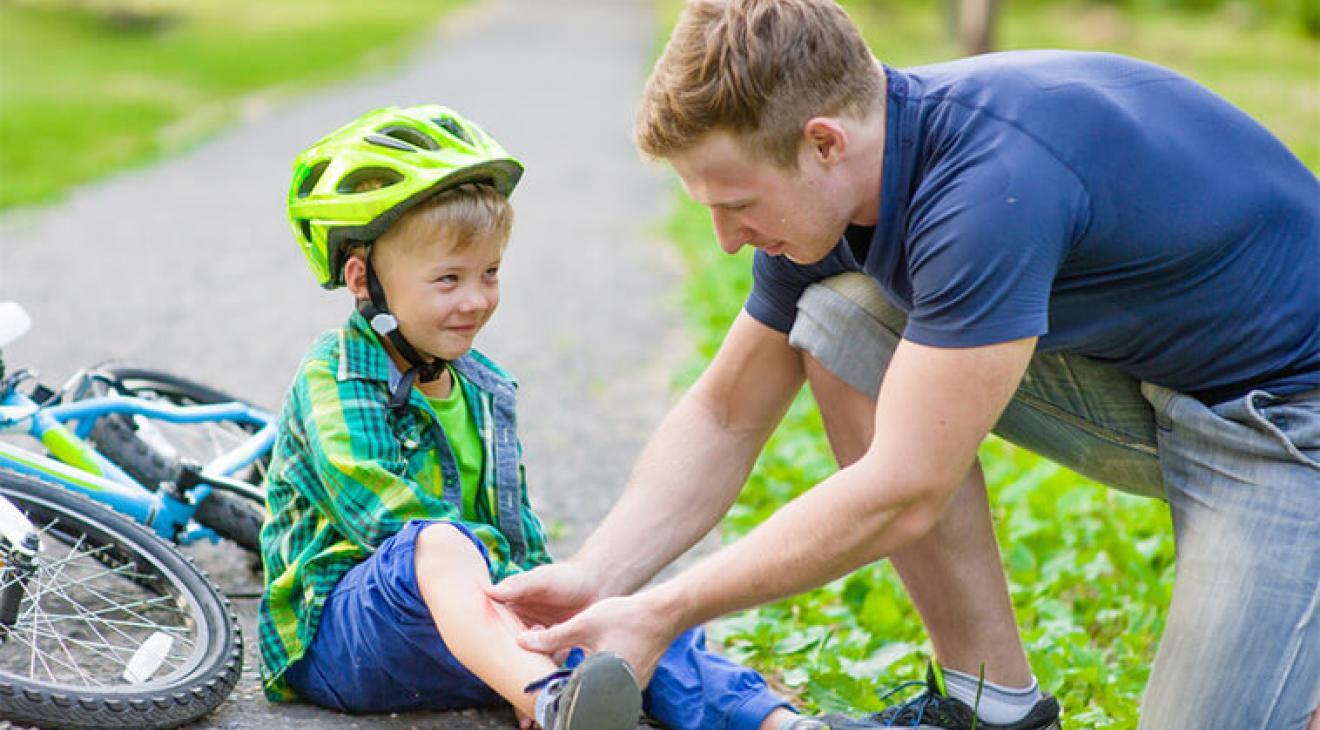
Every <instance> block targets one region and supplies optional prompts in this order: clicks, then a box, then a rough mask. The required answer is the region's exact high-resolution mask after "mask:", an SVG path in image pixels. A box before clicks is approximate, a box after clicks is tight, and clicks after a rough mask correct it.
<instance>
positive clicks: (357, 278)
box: [344, 253, 371, 299]
mask: <svg viewBox="0 0 1320 730" xmlns="http://www.w3.org/2000/svg"><path fill="white" fill-rule="evenodd" d="M344 285H345V286H347V287H348V290H349V291H350V292H352V293H353V297H354V298H356V299H370V298H371V294H370V292H368V291H367V262H366V259H364V258H362V254H357V253H355V254H350V255H349V257H348V260H347V261H345V262H344Z"/></svg>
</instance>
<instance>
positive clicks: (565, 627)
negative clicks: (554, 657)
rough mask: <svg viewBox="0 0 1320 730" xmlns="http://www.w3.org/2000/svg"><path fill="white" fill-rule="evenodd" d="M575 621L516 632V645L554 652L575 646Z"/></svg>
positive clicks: (576, 629)
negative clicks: (546, 627)
mask: <svg viewBox="0 0 1320 730" xmlns="http://www.w3.org/2000/svg"><path fill="white" fill-rule="evenodd" d="M577 624H578V622H577V621H575V620H574V621H568V622H567V623H562V624H559V625H558V626H551V627H550V628H548V629H530V630H528V631H524V632H522V633H520V634H518V645H519V646H521V647H522V648H524V649H526V650H527V651H534V652H538V653H541V654H554V653H555V652H558V651H562V650H564V649H571V648H573V647H574V646H576V640H577V634H578V628H577Z"/></svg>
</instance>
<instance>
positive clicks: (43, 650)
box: [0, 470, 242, 730]
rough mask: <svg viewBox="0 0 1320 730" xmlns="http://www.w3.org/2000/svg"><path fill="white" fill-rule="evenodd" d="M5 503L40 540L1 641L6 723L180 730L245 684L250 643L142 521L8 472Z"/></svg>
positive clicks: (0, 704) (219, 601)
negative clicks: (244, 649)
mask: <svg viewBox="0 0 1320 730" xmlns="http://www.w3.org/2000/svg"><path fill="white" fill-rule="evenodd" d="M0 497H5V498H8V499H9V500H10V501H12V502H13V503H14V504H15V505H16V506H17V507H18V508H19V509H20V510H22V511H23V512H25V513H26V514H27V515H28V519H29V520H30V521H31V522H32V523H33V525H35V526H36V527H37V529H38V530H39V531H40V533H41V536H42V548H41V552H40V553H39V554H38V556H37V563H36V568H35V573H34V574H33V575H31V577H30V578H29V579H28V580H27V581H26V582H25V584H24V591H23V597H22V601H21V603H20V609H19V616H18V622H17V624H16V625H15V626H14V627H12V628H11V629H10V630H9V631H8V632H7V634H5V635H3V637H0V717H3V718H5V719H7V720H13V721H16V722H18V723H31V724H35V725H37V726H39V727H50V728H77V729H79V730H82V729H90V728H137V729H145V728H170V727H175V726H178V725H181V724H183V723H186V722H189V721H192V720H195V719H197V718H199V717H201V716H202V715H205V714H206V713H208V712H210V711H211V710H213V709H215V708H216V707H217V706H218V705H219V704H220V703H221V702H223V701H224V699H225V697H227V696H228V695H229V692H230V691H231V690H232V689H233V688H234V684H235V683H236V682H237V681H238V678H239V672H240V670H241V667H242V639H241V637H240V635H239V628H238V622H237V619H235V618H234V616H233V614H232V613H231V612H230V610H229V606H228V602H227V601H225V599H224V598H223V597H222V596H221V595H220V593H219V591H218V590H217V589H216V588H215V586H213V585H212V584H211V583H210V581H209V580H208V579H207V578H206V576H205V575H204V574H203V573H202V572H201V571H200V570H198V569H197V568H196V567H194V566H193V564H192V563H191V562H189V561H188V560H187V559H186V558H184V557H183V556H182V555H180V554H179V553H178V552H177V551H176V550H174V548H173V547H172V546H171V545H169V544H168V543H166V542H164V541H163V540H160V539H159V538H157V537H156V536H155V535H153V534H151V533H150V532H147V531H146V530H145V529H143V528H142V527H141V526H139V525H138V524H137V523H135V522H133V521H131V520H129V519H128V518H126V517H124V516H122V515H120V514H118V513H116V512H113V511H111V510H109V509H106V508H105V507H102V506H100V505H98V504H96V503H94V502H92V501H91V500H88V499H87V498H85V497H83V496H81V495H78V494H74V493H72V492H69V491H67V490H65V489H62V488H59V487H55V486H51V485H48V484H46V483H44V482H41V481H37V480H35V479H31V478H29V477H26V476H21V475H18V474H14V473H12V472H8V471H3V470H0ZM0 575H3V576H4V577H3V578H0V581H3V580H13V577H12V573H0ZM0 585H3V584H2V583H0Z"/></svg>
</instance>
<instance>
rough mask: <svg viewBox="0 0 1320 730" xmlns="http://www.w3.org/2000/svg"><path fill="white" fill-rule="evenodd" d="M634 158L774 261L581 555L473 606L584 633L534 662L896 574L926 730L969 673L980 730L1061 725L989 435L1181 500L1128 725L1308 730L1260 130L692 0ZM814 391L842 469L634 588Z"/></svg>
mask: <svg viewBox="0 0 1320 730" xmlns="http://www.w3.org/2000/svg"><path fill="white" fill-rule="evenodd" d="M637 139H638V142H639V146H640V147H641V149H642V151H643V152H645V153H647V154H648V155H650V156H652V157H658V158H663V159H667V160H668V161H670V163H671V164H672V165H673V167H674V169H675V170H676V171H677V172H678V174H679V176H680V177H681V178H682V180H683V183H684V186H685V187H686V189H687V191H688V193H689V194H690V195H691V196H692V197H693V198H694V199H695V200H697V201H698V202H700V203H702V204H705V205H707V206H708V207H710V209H711V211H712V216H713V219H714V223H715V229H716V233H717V235H718V237H719V239H720V244H721V246H722V247H723V248H724V249H725V250H726V251H730V252H733V251H736V250H738V249H739V248H740V247H742V246H744V245H751V246H754V247H756V248H757V249H759V250H758V252H757V256H756V263H755V269H754V274H755V276H754V279H755V284H754V288H753V292H752V294H751V296H750V297H749V299H748V301H747V304H746V308H745V311H744V312H743V313H742V314H741V315H740V316H739V317H738V319H737V320H736V321H735V323H734V324H733V325H732V327H731V328H730V331H729V333H728V335H727V337H726V339H725V342H724V345H723V347H722V348H721V350H720V352H719V354H718V355H717V356H716V358H715V360H714V361H713V362H712V363H711V365H710V367H709V368H708V369H707V371H706V372H705V373H704V374H703V376H702V377H701V379H700V380H699V381H698V382H697V384H696V385H694V386H693V388H692V389H691V390H690V391H689V392H688V393H687V394H686V395H685V396H684V398H683V399H682V400H681V401H680V403H679V404H678V405H677V406H676V407H675V408H674V410H673V411H672V412H671V413H670V415H669V416H668V417H667V418H666V419H665V421H664V422H663V423H662V425H661V426H660V428H659V430H658V431H657V433H656V435H655V436H654V437H653V438H652V441H651V443H650V444H649V445H648V447H647V449H646V451H645V452H644V453H643V455H642V457H641V459H640V460H639V463H638V465H637V468H636V470H635V472H634V474H633V477H632V479H631V480H630V485H629V488H628V490H627V492H626V493H625V495H624V497H623V498H622V500H621V501H620V503H619V504H618V505H617V506H616V507H615V509H614V510H613V511H612V512H611V514H610V515H609V517H607V519H606V521H605V522H604V523H603V524H602V525H601V527H600V528H599V529H598V530H597V531H596V533H594V534H593V535H592V537H591V538H590V539H589V540H588V541H587V543H586V545H584V547H583V548H582V550H581V551H580V552H579V554H578V555H577V556H575V557H574V558H572V559H571V560H569V561H566V563H564V564H561V565H559V566H557V567H554V568H550V569H540V570H538V571H534V572H533V573H531V574H528V575H526V576H523V577H520V578H514V579H511V580H509V581H507V582H505V583H504V584H501V585H500V586H499V587H497V588H496V589H495V591H494V592H493V594H492V595H493V596H494V597H495V598H497V599H499V600H504V601H508V602H511V603H512V604H513V605H514V606H515V608H516V609H517V610H518V611H519V612H520V613H521V614H522V615H524V617H526V618H527V619H529V620H531V621H533V622H536V623H546V624H548V623H554V622H558V621H563V620H564V619H565V618H567V617H569V616H573V618H572V619H570V620H567V621H564V622H563V623H560V624H559V625H557V626H555V627H553V628H550V629H546V630H544V631H537V632H531V633H529V634H527V635H525V636H524V638H523V643H524V645H525V646H527V647H528V648H533V649H541V650H548V649H557V648H562V647H567V646H571V645H585V646H588V647H590V648H593V649H605V648H608V649H611V650H613V651H616V652H619V653H620V654H622V655H623V656H625V657H627V658H628V659H629V660H630V661H631V662H632V663H633V665H634V667H635V668H636V669H638V670H639V672H640V674H641V675H642V676H645V675H646V674H647V673H648V672H649V670H650V667H651V666H652V665H653V664H654V663H655V660H656V658H657V656H658V652H659V651H660V650H661V648H662V647H663V646H665V645H666V643H667V640H668V639H671V638H672V637H673V636H674V635H675V634H676V633H677V632H678V631H679V630H681V629H682V628H683V627H686V626H690V625H693V624H695V623H698V622H701V621H704V620H707V619H710V618H713V617H715V616H718V615H721V614H724V613H727V612H729V611H733V610H738V609H741V608H745V607H748V606H752V605H755V604H759V603H763V602H766V601H769V600H773V599H776V598H779V597H782V596H785V595H789V594H792V593H794V592H798V591H802V590H805V589H808V588H811V587H814V586H817V585H820V584H822V583H824V582H826V581H828V580H831V579H833V578H836V577H838V576H840V575H843V574H845V573H847V572H848V571H851V570H853V569H855V568H857V567H859V566H861V565H864V564H866V563H867V562H870V561H872V560H875V559H878V558H881V557H889V558H890V560H891V561H892V562H893V563H894V565H895V567H896V568H897V569H898V571H899V573H900V575H901V576H902V577H903V579H904V582H905V584H906V586H907V588H908V590H909V592H910V593H911V594H912V597H913V600H914V602H915V604H916V606H917V608H918V610H919V611H920V612H921V614H922V618H923V620H924V621H925V623H926V626H927V628H928V630H929V631H930V635H931V638H932V642H933V644H934V648H935V653H936V655H937V657H938V658H939V659H940V661H941V663H942V664H943V665H944V666H945V667H949V668H952V669H953V670H955V672H952V673H951V674H952V675H953V677H954V680H956V681H953V682H951V683H950V684H951V685H953V686H950V687H947V688H939V689H938V690H937V688H936V687H932V695H931V697H929V698H928V701H927V702H926V706H927V707H932V706H934V707H937V708H940V712H939V713H932V715H934V714H938V715H939V717H938V718H936V719H934V721H933V723H932V716H927V718H926V719H925V722H927V723H928V724H935V725H938V726H943V727H962V726H965V725H966V724H970V712H968V711H967V710H966V707H965V706H962V705H961V704H960V702H959V698H961V701H962V703H965V704H971V701H970V696H971V694H970V693H972V692H974V691H975V686H974V682H969V681H968V680H970V679H971V677H970V675H972V674H975V672H976V671H977V667H978V666H979V665H980V664H981V663H982V662H984V663H985V667H986V679H987V680H988V684H987V687H986V689H987V692H986V694H985V697H984V698H983V700H982V703H981V706H980V708H979V709H978V713H979V714H981V717H982V720H983V722H982V723H981V727H1011V728H1047V727H1054V726H1055V723H1056V715H1057V709H1052V707H1051V706H1050V701H1049V700H1041V699H1040V694H1039V690H1038V689H1037V688H1036V686H1035V681H1034V679H1033V677H1032V675H1031V672H1030V669H1029V667H1028V665H1027V662H1026V658H1025V656H1024V654H1023V650H1022V647H1021V643H1020V641H1019V639H1018V638H1017V635H1016V632H1015V631H1014V630H1013V615H1012V609H1011V606H1010V604H1009V602H1008V597H1007V591H1006V589H1005V586H1004V580H1003V574H1002V570H1001V568H1000V565H999V559H998V553H997V549H996V547H995V543H994V537H993V533H992V531H991V528H990V521H989V516H988V510H987V507H986V503H985V494H984V482H983V478H982V476H981V471H980V468H979V466H978V464H977V463H976V449H977V446H978V445H979V443H980V442H981V440H982V439H983V438H984V437H985V435H986V434H987V433H988V432H989V431H990V430H991V428H992V427H994V428H995V430H996V431H997V432H998V433H1000V434H1001V435H1004V436H1006V437H1007V438H1009V439H1010V440H1014V441H1016V442H1018V443H1020V444H1022V445H1025V446H1027V447H1029V448H1031V449H1033V450H1036V451H1038V452H1040V453H1043V454H1045V455H1047V456H1049V457H1051V458H1054V459H1056V460H1057V461H1060V462H1062V463H1064V464H1066V465H1068V466H1070V467H1072V468H1074V469H1075V470H1077V471H1079V472H1081V473H1083V474H1086V475H1088V476H1091V477H1093V478H1096V479H1097V480H1099V481H1101V482H1104V483H1107V484H1111V485H1114V486H1118V487H1120V488H1124V489H1127V490H1130V491H1136V492H1139V493H1144V494H1149V495H1153V496H1163V497H1165V498H1167V499H1168V501H1169V503H1170V508H1171V511H1172V515H1173V521H1174V527H1175V536H1176V540H1177V545H1178V572H1177V577H1176V583H1175V591H1174V598H1173V602H1172V605H1171V607H1170V611H1169V616H1168V622H1167V628H1166V631H1165V634H1164V636H1163V638H1162V641H1161V646H1160V650H1159V654H1158V656H1157V659H1156V664H1155V666H1154V669H1153V671H1152V677H1151V683H1150V686H1149V687H1148V690H1147V695H1146V698H1145V703H1144V710H1143V724H1144V726H1145V727H1150V728H1161V729H1163V728H1179V727H1188V728H1201V727H1210V726H1215V727H1253V728H1254V727H1271V728H1273V727H1288V728H1293V727H1297V728H1300V727H1304V726H1305V725H1306V723H1307V721H1308V718H1309V717H1310V716H1311V713H1312V711H1313V709H1314V708H1315V706H1316V703H1317V700H1318V699H1320V627H1317V626H1316V621H1315V615H1316V612H1317V611H1316V609H1317V601H1318V600H1320V599H1318V598H1317V584H1318V583H1320V521H1318V518H1317V515H1320V291H1318V290H1317V283H1316V282H1317V281H1320V215H1318V213H1317V203H1318V202H1320V183H1317V180H1316V178H1315V177H1314V175H1312V174H1311V173H1310V172H1308V171H1307V170H1306V169H1305V168H1304V167H1303V166H1302V165H1301V163H1300V162H1298V161H1297V159H1296V158H1295V157H1293V156H1292V155H1291V154H1289V153H1288V151H1287V150H1286V149H1285V148H1284V147H1283V146H1282V145H1281V144H1280V143H1279V142H1278V141H1277V140H1275V139H1274V138H1273V137H1272V136H1271V135H1270V134H1269V133H1268V132H1266V131H1265V130H1264V129H1263V128H1261V127H1260V126H1259V125H1257V124H1256V123H1255V122H1253V121H1251V120H1250V119H1249V118H1247V117H1246V116H1245V115H1243V114H1242V113H1241V112H1239V111H1237V110H1236V109H1234V108H1233V107H1232V106H1230V105H1229V104H1227V103H1226V102H1224V101H1223V100H1221V99H1219V98H1218V97H1215V96H1214V95H1213V94H1211V93H1209V92H1208V91H1206V90H1205V89H1203V88H1201V87H1199V86H1197V85H1196V84H1194V83H1192V82H1190V81H1188V80H1187V79H1184V78H1181V77H1179V76H1177V75H1175V74H1172V73H1170V72H1168V71H1165V70H1163V69H1159V68H1156V67H1153V66H1150V65H1147V64H1142V63H1138V62H1135V61H1132V60H1129V59H1123V58H1119V57H1115V56H1108V55H1100V54H1069V53H1019V54H1000V55H994V56H986V57H981V58H977V59H971V60H967V61H961V62H955V63H950V64H941V65H938V66H931V67H926V68H921V69H912V70H908V71H899V70H896V69H892V68H888V67H884V66H882V65H880V64H879V63H878V62H876V61H875V60H874V58H873V57H872V56H871V54H870V52H869V50H867V48H866V46H865V44H864V43H863V42H862V40H861V38H860V36H859V34H858V33H857V31H856V29H855V28H854V27H853V26H852V24H851V23H850V21H849V20H848V19H847V17H846V16H845V15H844V14H843V12H842V11H841V10H840V9H839V8H838V7H837V6H835V5H834V4H833V3H832V2H829V1H828V0H779V1H778V2H769V1H767V0H729V1H728V2H719V1H717V0H701V1H698V2H693V3H692V4H690V5H689V7H688V8H687V10H686V11H685V13H684V16H683V18H682V19H681V20H680V22H679V24H678V26H677V28H676V29H675V31H674V36H673V38H671V40H670V42H669V45H668V46H667V47H666V50H665V53H664V55H663V56H662V57H661V59H660V61H659V62H658V64H657V66H656V70H655V72H654V74H653V75H652V77H651V80H650V81H649V83H648V86H647V92H646V97H645V99H644V102H643V106H642V110H641V113H640V115H639V121H638V129H637ZM849 271H853V272H856V271H860V272H861V273H851V274H849V273H844V274H842V275H839V276H836V275H838V274H840V272H849ZM882 376H883V382H882V380H881V378H882ZM804 377H805V378H806V379H807V380H808V381H809V382H810V383H811V386H812V389H813V392H814V393H815V395H816V398H817V401H818V402H819V403H820V407H821V411H822V415H823V416H824V420H825V424H826V430H827V433H828V435H829V437H830V441H831V445H832V446H833V448H834V450H835V453H836V455H837V456H838V458H839V461H840V464H841V466H842V467H843V468H842V469H841V470H840V471H839V472H837V473H836V474H834V475H832V476H831V477H830V478H829V479H826V480H825V481H823V482H821V483H820V484H818V485H817V486H815V487H814V488H813V489H811V490H810V491H809V492H807V493H806V494H804V495H803V496H802V497H800V498H798V499H796V500H794V501H792V502H790V503H788V504H786V505H785V506H784V507H783V508H781V509H780V510H779V512H777V513H776V514H775V515H774V516H773V517H772V518H770V519H769V520H767V521H766V522H765V523H764V524H763V525H761V526H760V527H758V528H757V529H756V530H754V531H753V532H751V533H750V534H749V535H747V536H746V537H745V538H744V539H743V540H741V541H739V542H738V543H735V544H733V545H730V546H728V547H726V548H725V549H723V550H721V551H720V552H718V553H716V554H715V555H712V556H710V557H709V558H707V559H705V560H704V561H702V562H701V563H699V564H698V565H696V566H694V567H693V568H691V569H689V570H687V571H686V572H684V573H682V574H680V575H678V576H677V577H675V578H672V579H670V580H668V581H666V582H664V583H661V584H659V585H657V586H654V587H651V588H648V589H646V590H643V591H641V592H638V593H635V594H632V592H633V591H635V590H637V589H638V588H639V587H640V586H641V585H643V584H644V583H645V582H646V581H647V580H649V579H650V578H651V577H652V576H654V575H655V573H656V572H657V571H658V570H659V569H660V568H661V567H663V566H664V565H665V564H667V563H668V562H669V561H670V560H672V559H673V558H674V557H675V556H676V555H677V554H678V553H679V552H681V551H682V550H683V549H685V548H686V547H688V546H689V545H691V544H692V543H693V542H695V541H696V540H697V539H698V538H699V537H700V536H701V535H703V534H704V533H705V532H706V531H707V530H709V529H710V528H711V527H712V526H713V525H714V524H715V522H716V521H717V520H718V518H719V516H720V515H722V514H723V513H724V511H725V510H727V508H728V506H729V504H730V503H731V501H732V500H733V498H734V496H735V495H736V493H737V491H738V489H739V488H740V486H741V484H742V483H743V480H744V479H745V477H746V475H747V473H748V470H749V469H750V467H751V464H752V463H753V461H754V459H755V457H756V455H757V453H758V452H759V450H760V449H761V447H762V446H763V445H764V443H765V439H766V438H767V437H768V435H769V433H770V432H771V431H772V429H773V427H774V425H775V424H776V423H777V422H778V420H779V418H780V417H781V416H782V414H783V412H784V410H785V408H786V407H787V404H788V402H789V400H790V398H791V397H792V395H793V393H794V392H795V391H796V390H797V389H798V387H800V385H801V382H802V380H803V378H804ZM629 594H632V595H629ZM588 604H592V605H590V606H589V607H588ZM935 684H938V683H934V682H933V683H932V685H935ZM945 694H948V695H951V697H946V696H944V695H945ZM1230 698H1231V699H1230ZM887 719H894V718H887ZM987 723H989V724H987Z"/></svg>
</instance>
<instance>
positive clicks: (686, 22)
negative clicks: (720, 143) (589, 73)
mask: <svg viewBox="0 0 1320 730" xmlns="http://www.w3.org/2000/svg"><path fill="white" fill-rule="evenodd" d="M882 78H883V77H882V75H881V74H880V72H879V71H878V70H877V68H876V66H875V60H874V58H873V57H872V55H871V51H870V49H868V48H867V47H866V43H865V42H864V41H863V40H862V37H861V34H860V33H859V32H858V30H857V27H856V26H855V25H853V23H852V21H851V20H850V19H849V18H848V16H847V14H845V13H844V12H843V9H842V8H840V7H839V6H838V5H837V4H836V3H834V2H833V0H691V1H690V2H689V3H688V5H687V7H686V8H685V9H684V10H683V14H682V15H681V16H680V17H679V20H678V25H677V26H676V27H675V28H674V33H673V35H672V36H671V37H670V39H669V43H668V44H667V45H666V46H665V50H664V52H663V53H662V54H661V56H660V60H659V61H657V62H656V65H655V70H654V71H653V72H652V73H651V78H650V80H649V81H647V84H646V91H645V93H644V95H643V97H642V106H641V109H640V110H639V112H638V114H637V124H636V128H635V129H634V137H635V141H636V143H637V147H638V149H640V150H641V151H642V153H643V154H645V155H647V156H648V157H651V158H667V157H671V156H673V155H674V154H676V153H679V152H682V151H684V150H686V149H688V148H690V147H691V146H692V145H694V144H696V143H697V142H698V141H699V140H700V139H701V138H702V136H704V135H705V134H707V133H708V132H711V131H715V130H724V131H728V132H731V133H733V134H734V135H736V136H737V137H738V139H739V141H740V142H741V143H742V145H743V146H744V148H745V149H746V150H747V151H749V152H753V153H760V154H767V155H768V156H769V157H770V158H771V160H773V161H774V162H775V163H776V164H777V165H778V166H779V167H781V168H784V169H787V170H796V169H797V159H798V149H799V145H800V144H801V142H802V130H803V126H804V125H805V124H806V122H807V120H809V119H811V118H812V117H816V116H838V115H847V116H850V117H852V118H855V119H865V118H867V117H868V116H869V115H870V114H871V112H872V111H873V110H874V109H876V108H877V107H878V106H879V103H880V101H881V97H882V94H883V83H882Z"/></svg>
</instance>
